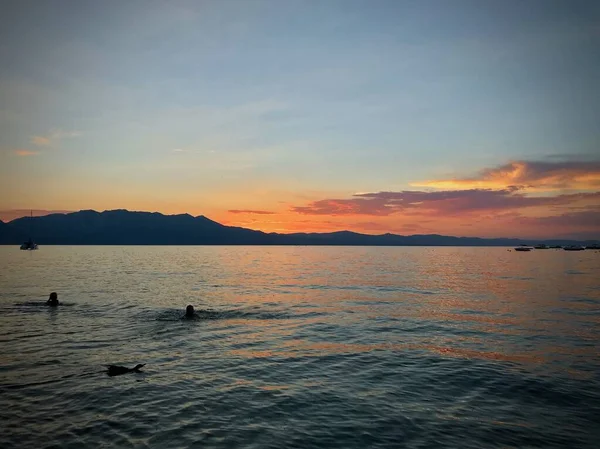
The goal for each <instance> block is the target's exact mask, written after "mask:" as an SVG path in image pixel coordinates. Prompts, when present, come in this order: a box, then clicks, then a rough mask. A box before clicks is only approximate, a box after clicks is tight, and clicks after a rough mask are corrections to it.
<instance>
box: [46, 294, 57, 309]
mask: <svg viewBox="0 0 600 449" xmlns="http://www.w3.org/2000/svg"><path fill="white" fill-rule="evenodd" d="M46 304H48V305H49V306H57V305H58V304H59V302H58V295H57V294H56V292H52V293H50V297H49V298H48V301H46Z"/></svg>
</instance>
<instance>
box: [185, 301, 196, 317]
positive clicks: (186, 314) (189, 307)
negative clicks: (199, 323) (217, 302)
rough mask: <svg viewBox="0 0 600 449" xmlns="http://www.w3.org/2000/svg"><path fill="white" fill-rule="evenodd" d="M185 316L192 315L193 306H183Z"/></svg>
mask: <svg viewBox="0 0 600 449" xmlns="http://www.w3.org/2000/svg"><path fill="white" fill-rule="evenodd" d="M185 316H194V306H193V305H191V304H190V305H189V306H187V307H186V308H185Z"/></svg>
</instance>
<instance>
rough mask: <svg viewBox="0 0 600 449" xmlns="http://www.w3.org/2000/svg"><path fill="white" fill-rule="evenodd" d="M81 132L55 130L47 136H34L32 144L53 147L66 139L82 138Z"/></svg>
mask: <svg viewBox="0 0 600 449" xmlns="http://www.w3.org/2000/svg"><path fill="white" fill-rule="evenodd" d="M80 135H81V133H80V132H79V131H63V130H61V129H55V130H52V131H50V132H49V133H48V134H46V135H41V136H32V137H31V143H33V144H34V145H37V146H52V145H55V144H56V143H58V142H60V141H61V140H64V139H69V138H73V137H78V136H80Z"/></svg>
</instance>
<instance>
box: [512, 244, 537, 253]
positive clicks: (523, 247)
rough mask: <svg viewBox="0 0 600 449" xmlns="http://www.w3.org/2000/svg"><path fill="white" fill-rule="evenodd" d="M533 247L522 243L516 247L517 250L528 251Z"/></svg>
mask: <svg viewBox="0 0 600 449" xmlns="http://www.w3.org/2000/svg"><path fill="white" fill-rule="evenodd" d="M532 249H533V248H532V247H531V246H526V245H521V246H517V247H516V248H515V251H521V252H527V251H531V250H532Z"/></svg>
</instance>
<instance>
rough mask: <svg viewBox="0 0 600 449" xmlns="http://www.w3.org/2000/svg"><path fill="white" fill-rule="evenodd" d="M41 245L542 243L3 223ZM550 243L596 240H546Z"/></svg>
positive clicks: (88, 215) (104, 218) (177, 222)
mask: <svg viewBox="0 0 600 449" xmlns="http://www.w3.org/2000/svg"><path fill="white" fill-rule="evenodd" d="M30 232H31V236H32V238H33V239H34V241H35V242H36V243H38V244H39V245H369V246H371V245H372V246H401V245H410V246H415V245H422V246H511V245H519V244H523V243H526V244H534V243H538V242H541V241H532V240H529V241H524V240H520V239H506V238H500V239H483V238H478V237H451V236H443V235H438V234H428V235H410V236H403V235H396V234H390V233H386V234H381V235H370V234H360V233H357V232H352V231H336V232H328V233H293V234H277V233H265V232H262V231H255V230H252V229H246V228H240V227H235V226H225V225H222V224H220V223H217V222H216V221H213V220H211V219H209V218H207V217H205V216H203V215H199V216H197V217H193V216H192V215H189V214H179V215H163V214H161V213H158V212H131V211H127V210H124V209H118V210H109V211H104V212H97V211H94V210H82V211H79V212H73V213H68V214H51V215H46V216H43V217H33V218H31V217H23V218H17V219H15V220H12V221H10V222H8V223H3V222H1V221H0V244H9V245H16V244H20V243H22V242H23V241H24V240H25V239H26V238H27V237H28V236H29V234H30ZM544 243H547V244H562V245H566V244H575V243H579V244H586V243H587V244H589V243H592V242H591V241H585V242H576V241H573V240H564V239H563V240H560V239H554V240H545V241H544Z"/></svg>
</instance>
